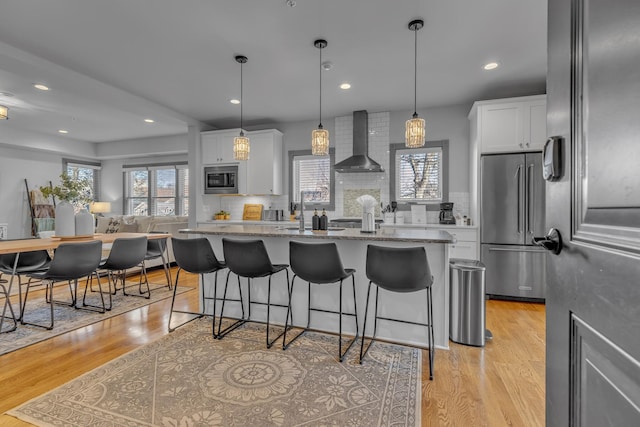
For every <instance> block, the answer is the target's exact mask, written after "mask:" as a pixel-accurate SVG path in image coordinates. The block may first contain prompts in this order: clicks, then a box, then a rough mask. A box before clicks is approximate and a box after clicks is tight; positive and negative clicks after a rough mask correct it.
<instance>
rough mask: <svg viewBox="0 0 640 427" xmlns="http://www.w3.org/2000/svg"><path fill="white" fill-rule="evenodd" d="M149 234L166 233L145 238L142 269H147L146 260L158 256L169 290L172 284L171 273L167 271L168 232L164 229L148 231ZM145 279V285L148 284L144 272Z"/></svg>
mask: <svg viewBox="0 0 640 427" xmlns="http://www.w3.org/2000/svg"><path fill="white" fill-rule="evenodd" d="M149 233H150V234H166V235H167V236H166V237H164V238H160V239H157V238H156V239H147V253H146V254H145V256H144V260H143V261H142V263H143V264H144V266H145V268H144V271H145V273H146V271H147V268H146V267H147V264H146V262H147V261H152V260H154V259H158V258H160V259H161V260H162V268H163V269H164V276H165V278H166V279H167V286H168V287H169V290H171V289H172V288H173V284H172V282H171V274H170V272H169V252H168V245H167V241H168V240H169V233H167V232H165V231H150V232H149ZM145 281H146V282H147V287H148V286H149V281H148V278H147V276H146V274H145Z"/></svg>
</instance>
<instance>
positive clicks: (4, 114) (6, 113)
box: [0, 105, 9, 120]
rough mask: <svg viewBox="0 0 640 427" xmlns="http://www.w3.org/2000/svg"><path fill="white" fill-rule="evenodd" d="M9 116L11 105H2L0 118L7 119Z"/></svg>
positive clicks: (0, 106)
mask: <svg viewBox="0 0 640 427" xmlns="http://www.w3.org/2000/svg"><path fill="white" fill-rule="evenodd" d="M8 118H9V107H5V106H4V105H0V120H7V119H8Z"/></svg>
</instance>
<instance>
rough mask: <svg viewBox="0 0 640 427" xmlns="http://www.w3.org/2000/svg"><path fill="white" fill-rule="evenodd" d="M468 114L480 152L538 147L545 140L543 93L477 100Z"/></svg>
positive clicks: (523, 149)
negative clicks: (472, 117)
mask: <svg viewBox="0 0 640 427" xmlns="http://www.w3.org/2000/svg"><path fill="white" fill-rule="evenodd" d="M472 115H473V116H476V117H474V118H475V120H472V125H475V126H476V127H477V128H476V129H474V131H475V134H476V137H477V138H478V143H479V148H480V152H481V153H502V152H517V151H541V150H542V148H543V146H544V143H545V141H546V136H547V101H546V95H539V96H528V97H521V98H510V99H498V100H492V101H479V102H476V103H474V104H473V107H472V109H471V113H470V119H471V116H472ZM472 133H473V132H472Z"/></svg>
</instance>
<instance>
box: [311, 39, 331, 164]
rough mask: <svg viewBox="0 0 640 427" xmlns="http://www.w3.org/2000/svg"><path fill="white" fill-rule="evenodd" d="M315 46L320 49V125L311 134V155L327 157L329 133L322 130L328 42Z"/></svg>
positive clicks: (320, 40) (316, 42)
mask: <svg viewBox="0 0 640 427" xmlns="http://www.w3.org/2000/svg"><path fill="white" fill-rule="evenodd" d="M313 45H314V46H315V47H317V48H318V49H320V66H319V67H318V72H319V73H320V124H319V125H318V129H315V130H314V131H313V132H311V154H313V155H314V156H326V155H327V154H329V131H328V130H326V129H323V128H322V49H324V48H325V47H327V41H326V40H322V39H318V40H316V41H314V42H313Z"/></svg>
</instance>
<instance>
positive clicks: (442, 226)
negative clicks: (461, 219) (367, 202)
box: [198, 219, 478, 230]
mask: <svg viewBox="0 0 640 427" xmlns="http://www.w3.org/2000/svg"><path fill="white" fill-rule="evenodd" d="M307 222H308V221H307ZM198 224H211V225H216V226H219V225H268V226H281V227H295V226H297V225H298V221H249V220H244V221H243V220H233V219H231V220H215V219H210V220H206V221H198ZM307 225H308V226H310V225H311V224H310V223H309V224H307ZM379 225H380V227H395V228H414V229H415V228H434V229H443V230H446V229H470V230H476V229H477V228H478V226H477V225H455V224H438V223H427V224H409V223H405V224H389V223H384V222H383V223H381V224H379Z"/></svg>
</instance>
